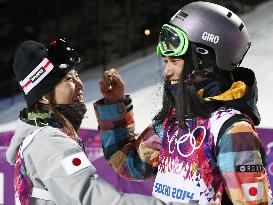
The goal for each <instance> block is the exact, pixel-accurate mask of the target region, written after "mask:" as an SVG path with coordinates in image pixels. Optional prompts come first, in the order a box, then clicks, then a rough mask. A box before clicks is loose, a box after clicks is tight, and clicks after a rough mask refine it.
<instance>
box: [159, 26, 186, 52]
mask: <svg viewBox="0 0 273 205" xmlns="http://www.w3.org/2000/svg"><path fill="white" fill-rule="evenodd" d="M188 47H189V38H188V36H187V34H186V33H185V32H184V31H182V30H180V29H179V28H177V27H174V26H172V25H169V24H164V25H163V26H162V29H161V32H160V35H159V43H158V45H157V55H159V56H182V55H184V54H185V53H186V52H187V50H188Z"/></svg>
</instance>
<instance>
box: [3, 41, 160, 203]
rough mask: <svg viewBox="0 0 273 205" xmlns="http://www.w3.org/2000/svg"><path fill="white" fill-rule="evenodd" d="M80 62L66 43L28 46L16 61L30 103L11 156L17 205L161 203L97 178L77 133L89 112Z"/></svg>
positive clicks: (19, 51) (22, 114)
mask: <svg viewBox="0 0 273 205" xmlns="http://www.w3.org/2000/svg"><path fill="white" fill-rule="evenodd" d="M79 63H80V58H79V56H78V55H77V54H76V52H75V51H74V50H73V49H72V48H71V47H70V46H69V45H68V44H67V43H66V42H65V41H64V40H63V39H57V40H54V41H52V42H51V43H50V46H49V47H48V49H47V48H46V47H45V46H44V45H42V44H40V43H38V42H35V41H25V42H23V43H22V44H21V45H20V46H19V47H18V49H17V51H16V53H15V57H14V66H13V68H14V72H15V75H16V78H17V80H18V82H19V83H20V86H21V88H22V90H23V91H24V97H25V100H26V103H27V108H25V109H23V110H22V111H21V112H20V119H19V122H18V125H17V129H16V133H15V135H14V137H13V138H12V141H11V144H10V146H9V149H8V151H7V160H8V161H9V162H10V163H11V164H13V165H15V180H14V185H15V195H16V204H21V205H29V204H31V205H53V204H58V205H64V204H65V205H69V204H71V205H72V204H73V205H77V204H84V205H87V204H88V205H90V204H94V205H95V204H101V205H108V204H113V205H116V204H128V205H131V204H142V205H145V204H149V205H150V204H154V205H159V204H163V203H162V202H161V201H160V200H158V199H155V198H152V197H146V196H141V195H136V194H124V193H120V192H117V191H116V190H115V189H114V188H113V187H112V186H111V185H109V184H107V183H106V182H104V181H103V180H102V179H100V178H99V177H98V176H96V169H95V167H94V166H93V165H92V164H91V163H90V161H89V160H88V158H87V156H86V154H85V152H84V146H83V143H82V141H81V139H80V138H79V136H78V135H77V130H78V129H79V127H80V125H81V121H82V119H83V116H84V114H85V112H86V107H85V104H84V100H83V95H82V93H83V84H82V82H81V80H80V78H79V76H78V74H77V71H76V68H77V66H78V64H79Z"/></svg>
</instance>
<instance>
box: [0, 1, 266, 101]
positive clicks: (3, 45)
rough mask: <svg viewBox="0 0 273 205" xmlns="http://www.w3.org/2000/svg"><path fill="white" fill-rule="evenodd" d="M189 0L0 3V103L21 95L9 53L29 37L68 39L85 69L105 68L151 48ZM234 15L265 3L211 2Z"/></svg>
mask: <svg viewBox="0 0 273 205" xmlns="http://www.w3.org/2000/svg"><path fill="white" fill-rule="evenodd" d="M189 2H192V1H190V0H180V1H179V0H154V1H147V0H92V1H90V0H79V1H67V0H51V1H46V0H39V1H37V0H24V1H16V0H0V25H1V29H0V56H1V57H0V65H1V69H0V79H1V80H0V89H1V92H0V99H1V98H5V97H8V96H12V95H14V94H16V93H18V92H19V87H18V86H17V83H16V81H15V77H14V74H13V71H12V61H13V54H14V51H15V49H16V48H17V46H18V44H20V43H21V42H22V41H24V40H27V39H32V40H36V41H38V42H43V43H47V42H49V41H50V40H53V39H54V38H56V37H66V39H67V40H68V41H69V42H71V44H72V45H73V46H74V47H75V48H76V49H77V50H78V51H79V53H80V55H81V56H82V57H83V58H84V61H83V64H82V67H83V69H92V68H94V67H96V66H100V65H102V66H105V65H107V64H109V63H111V62H113V61H115V60H117V59H120V58H121V57H124V56H127V55H129V54H131V53H134V52H136V51H140V50H143V54H144V55H145V54H146V52H147V51H146V50H145V49H146V48H147V47H149V46H154V45H155V44H156V42H157V39H158V34H159V31H160V28H161V26H162V25H163V24H164V23H166V22H168V20H169V19H170V18H171V17H172V15H174V13H175V12H176V11H177V10H178V9H179V8H180V7H182V6H183V5H185V4H186V3H189ZM211 2H214V3H217V4H221V5H224V6H226V7H228V8H230V9H231V10H232V11H234V12H235V13H237V14H244V13H246V12H249V11H250V10H252V9H254V8H255V7H256V6H257V5H258V4H261V3H262V2H263V0H221V1H220V0H212V1H211Z"/></svg>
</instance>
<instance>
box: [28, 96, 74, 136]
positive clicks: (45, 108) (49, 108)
mask: <svg viewBox="0 0 273 205" xmlns="http://www.w3.org/2000/svg"><path fill="white" fill-rule="evenodd" d="M49 94H50V98H51V99H52V100H53V104H54V103H55V93H54V92H53V91H50V92H49ZM53 104H48V105H46V104H42V103H40V102H39V101H38V102H36V103H35V104H34V105H33V106H31V107H30V108H29V109H30V110H31V111H32V112H49V113H51V114H53V116H54V117H55V118H56V120H57V121H58V123H60V124H61V125H62V126H63V127H64V128H65V129H66V131H67V132H68V133H69V134H70V135H71V136H72V137H73V138H74V139H75V140H76V138H77V131H76V130H75V129H74V127H73V125H72V124H71V122H70V121H69V120H68V119H67V118H66V117H65V116H64V115H63V114H62V113H60V112H59V111H58V110H57V109H56V108H55V107H54V106H53Z"/></svg>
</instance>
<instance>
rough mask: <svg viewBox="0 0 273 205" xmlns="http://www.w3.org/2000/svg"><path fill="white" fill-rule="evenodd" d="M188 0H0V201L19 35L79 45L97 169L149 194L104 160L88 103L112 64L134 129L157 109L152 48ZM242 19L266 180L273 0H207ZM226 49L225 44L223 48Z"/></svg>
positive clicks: (9, 202) (7, 196) (9, 172)
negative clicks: (130, 107) (248, 43)
mask: <svg viewBox="0 0 273 205" xmlns="http://www.w3.org/2000/svg"><path fill="white" fill-rule="evenodd" d="M190 2H192V1H190V0H154V1H147V0H134V1H133V0H92V1H90V0H89V1H88V0H79V1H67V0H66V1H65V0H51V1H45V0H39V1H38V0H24V1H15V0H0V26H1V27H0V28H1V29H0V66H1V68H0V205H2V204H5V205H14V190H13V167H11V166H10V165H9V164H8V163H7V162H6V160H5V153H6V150H7V147H8V145H9V142H10V140H11V138H12V136H13V134H14V130H15V128H16V121H17V120H18V115H19V111H20V110H21V109H22V108H23V107H25V106H26V105H25V102H24V100H23V96H22V94H19V92H20V90H19V86H18V84H17V82H16V80H15V76H14V73H13V70H12V64H13V55H14V52H15V50H16V48H17V47H18V45H19V44H20V43H21V42H22V41H25V40H29V39H31V40H35V41H38V42H41V43H44V44H45V45H47V44H49V42H50V41H51V40H53V39H55V38H57V37H65V38H66V40H67V41H68V42H69V43H70V44H71V45H72V47H73V48H75V50H77V51H78V53H79V55H80V56H81V57H82V59H83V61H82V64H81V70H80V77H81V79H82V81H83V84H84V86H85V92H84V98H85V102H86V105H87V107H88V111H87V114H86V118H85V119H84V120H83V123H82V126H81V129H80V136H81V137H82V138H83V140H84V142H85V144H86V149H87V154H88V157H89V159H90V160H91V162H92V164H94V166H95V167H96V168H97V171H98V174H99V175H100V176H101V177H103V178H104V179H105V180H106V181H108V182H109V183H111V184H112V185H113V186H115V187H116V188H117V189H119V190H121V191H124V192H129V193H139V194H145V195H151V191H152V185H153V180H154V179H150V180H148V181H145V182H128V181H125V180H123V179H121V178H120V177H118V176H117V175H116V174H115V173H114V172H113V170H112V169H111V168H110V167H109V166H108V165H107V162H106V161H105V159H104V156H103V152H102V148H101V144H100V138H99V135H98V132H97V121H96V118H95V113H94V111H93V108H92V107H93V105H92V104H93V102H94V101H95V100H97V99H99V98H100V97H101V94H100V92H99V88H98V82H99V79H100V76H101V74H102V72H103V70H105V69H106V68H111V67H115V68H117V69H118V71H119V73H120V74H121V76H122V77H123V79H124V81H125V83H126V93H128V94H130V95H131V97H132V99H133V104H134V116H135V122H136V132H137V133H140V132H141V131H142V130H143V129H144V128H145V127H146V126H147V125H148V124H149V123H150V122H151V121H150V120H151V118H152V116H153V115H154V114H155V113H156V112H157V111H158V110H159V109H160V108H161V94H162V92H161V91H162V62H161V59H160V58H159V57H158V56H156V55H155V48H156V43H157V40H158V35H159V31H160V29H161V26H162V25H163V24H164V23H166V22H168V21H169V19H170V18H171V17H172V16H173V15H174V14H175V13H176V11H177V10H179V9H180V8H181V7H182V6H184V5H185V4H187V3H190ZM210 2H214V3H217V4H220V5H223V6H225V7H227V8H229V9H230V10H232V11H233V12H235V13H236V14H238V15H239V16H240V17H241V18H242V19H243V21H244V23H245V25H246V27H247V29H248V32H249V34H250V40H251V42H252V46H251V48H250V50H249V52H248V53H247V55H246V57H245V59H244V61H243V63H242V66H245V67H249V68H251V69H253V70H254V72H255V74H256V77H257V81H258V89H259V101H258V108H259V112H260V114H261V116H262V121H261V124H260V125H259V126H258V127H257V132H258V134H259V136H260V138H261V140H262V142H263V143H264V145H265V149H266V153H267V155H268V165H267V170H268V174H269V178H270V181H271V186H272V187H273V112H272V101H273V98H272V94H271V93H272V90H273V86H272V82H273V80H272V79H273V70H272V69H273V59H272V57H273V46H272V45H273V27H272V22H273V12H272V11H273V1H272V0H267V1H265V0H221V1H220V0H212V1H210ZM230 52H232V51H230Z"/></svg>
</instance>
